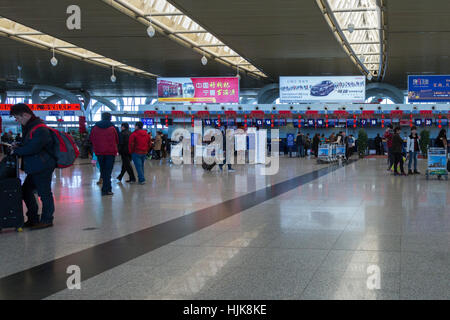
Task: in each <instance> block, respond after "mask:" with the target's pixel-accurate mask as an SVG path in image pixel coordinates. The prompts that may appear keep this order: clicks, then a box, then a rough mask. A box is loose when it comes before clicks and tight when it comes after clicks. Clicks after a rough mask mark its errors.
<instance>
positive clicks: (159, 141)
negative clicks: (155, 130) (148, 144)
mask: <svg viewBox="0 0 450 320" xmlns="http://www.w3.org/2000/svg"><path fill="white" fill-rule="evenodd" d="M161 145H162V137H161V135H159V134H158V135H156V138H155V146H154V149H155V150H156V151H158V150H161Z"/></svg>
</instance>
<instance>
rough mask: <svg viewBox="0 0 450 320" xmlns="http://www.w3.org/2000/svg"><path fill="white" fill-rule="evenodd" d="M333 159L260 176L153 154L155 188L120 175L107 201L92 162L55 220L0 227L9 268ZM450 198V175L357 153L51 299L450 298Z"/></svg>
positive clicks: (68, 173)
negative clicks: (390, 166) (428, 175)
mask: <svg viewBox="0 0 450 320" xmlns="http://www.w3.org/2000/svg"><path fill="white" fill-rule="evenodd" d="M419 165H420V166H421V167H420V168H419V170H420V169H421V171H423V172H424V169H425V168H424V166H425V162H424V161H422V160H420V161H419ZM326 166H327V165H323V164H322V165H318V164H316V162H315V161H314V160H309V159H295V158H294V159H289V158H282V159H281V164H280V172H279V173H278V174H277V175H274V176H262V175H260V174H259V171H258V168H255V167H254V166H236V168H237V171H236V172H234V173H227V171H226V169H224V172H223V173H220V172H218V171H217V169H215V171H213V172H204V171H203V170H202V169H201V167H197V166H185V167H180V166H169V165H168V164H166V163H160V162H157V161H152V162H149V163H147V168H146V170H147V172H146V174H147V185H145V186H139V185H127V184H126V183H125V182H123V183H122V184H120V183H114V184H113V191H114V192H115V195H114V196H113V197H107V198H105V197H104V198H102V197H100V190H99V187H98V186H97V185H96V183H95V182H96V181H97V179H98V173H97V172H95V169H94V168H92V166H90V165H78V166H75V167H74V168H72V169H66V170H63V171H60V172H58V173H57V174H56V177H55V179H54V181H55V182H54V190H55V198H56V202H57V214H56V220H55V223H56V225H55V227H54V228H52V229H47V230H39V231H32V232H24V233H22V234H17V233H14V232H7V233H3V234H1V235H0V238H1V241H0V250H1V252H2V254H1V260H0V277H5V276H7V275H10V274H12V273H15V272H18V271H21V270H25V269H28V268H31V267H33V266H36V265H39V264H42V263H44V262H47V261H51V260H54V259H56V258H59V257H63V256H66V255H68V254H71V253H73V252H77V251H80V250H83V249H86V248H89V247H92V246H95V245H98V244H100V243H104V242H106V241H108V240H111V239H115V238H118V237H121V236H124V235H126V234H130V233H133V232H136V231H138V230H141V229H144V228H148V227H150V226H153V225H157V224H160V223H162V222H165V221H170V220H173V219H175V218H178V217H180V216H182V215H186V214H189V213H191V212H193V211H196V210H199V209H202V208H206V207H209V206H212V205H215V204H220V203H222V202H224V201H226V200H229V199H233V198H236V197H239V196H242V195H245V194H248V193H250V192H252V191H255V190H259V189H263V188H266V187H268V186H271V185H274V184H276V183H278V182H281V181H286V180H289V179H291V178H294V177H296V176H300V175H303V174H306V173H309V172H312V171H315V170H318V169H320V168H324V167H326ZM119 169H120V168H119V165H116V168H115V174H117V173H118V170H119ZM124 180H125V179H124ZM449 202H450V190H449V186H448V183H447V182H446V181H437V180H430V181H426V180H425V177H424V176H423V175H420V176H410V177H394V176H391V175H390V174H389V173H388V172H386V160H385V159H366V160H359V161H357V162H355V163H352V164H350V165H348V166H346V167H343V168H340V169H338V170H336V171H333V172H331V173H329V174H326V175H324V176H322V177H320V178H318V179H316V180H313V181H311V182H309V183H307V184H304V185H301V186H299V187H298V188H296V189H294V190H291V191H288V192H286V193H284V194H281V195H280V196H277V197H274V198H270V199H268V200H267V201H264V202H262V203H260V204H258V205H256V206H254V207H252V208H250V209H248V210H245V211H242V212H240V213H238V214H236V215H234V216H232V217H229V218H226V219H224V220H222V221H220V222H217V223H215V224H213V225H211V226H209V227H207V228H204V229H201V230H199V231H198V232H194V233H192V234H190V235H188V236H186V237H184V238H181V239H179V240H177V241H174V242H172V243H170V244H168V245H165V246H162V247H160V248H158V249H156V250H153V251H150V252H148V253H147V254H144V255H142V256H140V257H138V258H136V259H133V260H130V261H128V262H127V263H124V264H122V265H119V266H117V267H115V268H112V269H110V270H108V271H106V272H104V273H101V274H99V275H97V276H95V277H93V278H90V279H87V280H85V281H83V282H82V289H81V290H64V291H61V292H57V293H54V294H53V295H51V296H49V297H48V298H49V299H399V298H400V299H449V298H450V290H448V288H450V254H449V251H450V246H449V244H450V214H449V210H448V209H447V206H448V203H449ZM111 254H112V255H113V254H114V253H113V252H112V253H111ZM82 272H83V271H82ZM378 275H379V276H378ZM82 276H83V273H82Z"/></svg>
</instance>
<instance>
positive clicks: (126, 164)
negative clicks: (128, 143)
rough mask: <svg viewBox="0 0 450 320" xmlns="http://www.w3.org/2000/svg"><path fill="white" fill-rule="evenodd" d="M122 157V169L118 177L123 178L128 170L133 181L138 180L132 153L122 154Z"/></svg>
mask: <svg viewBox="0 0 450 320" xmlns="http://www.w3.org/2000/svg"><path fill="white" fill-rule="evenodd" d="M120 157H121V158H122V170H121V171H120V174H119V176H118V177H117V179H119V180H122V178H123V176H124V175H125V172H126V173H128V177H130V180H131V181H136V176H135V175H134V171H133V167H132V166H131V155H130V154H121V155H120Z"/></svg>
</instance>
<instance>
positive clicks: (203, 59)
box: [201, 56, 208, 66]
mask: <svg viewBox="0 0 450 320" xmlns="http://www.w3.org/2000/svg"><path fill="white" fill-rule="evenodd" d="M201 61H202V65H204V66H206V64H207V63H208V59H207V58H206V57H205V56H203V57H202V60H201Z"/></svg>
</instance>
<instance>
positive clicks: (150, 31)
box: [145, 1, 156, 38]
mask: <svg viewBox="0 0 450 320" xmlns="http://www.w3.org/2000/svg"><path fill="white" fill-rule="evenodd" d="M147 4H148V2H147V1H146V3H145V5H147ZM148 20H149V21H150V25H149V26H148V28H147V35H148V36H149V37H150V38H153V37H154V36H155V34H156V30H155V27H153V24H152V7H151V6H150V12H149V15H148Z"/></svg>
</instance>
